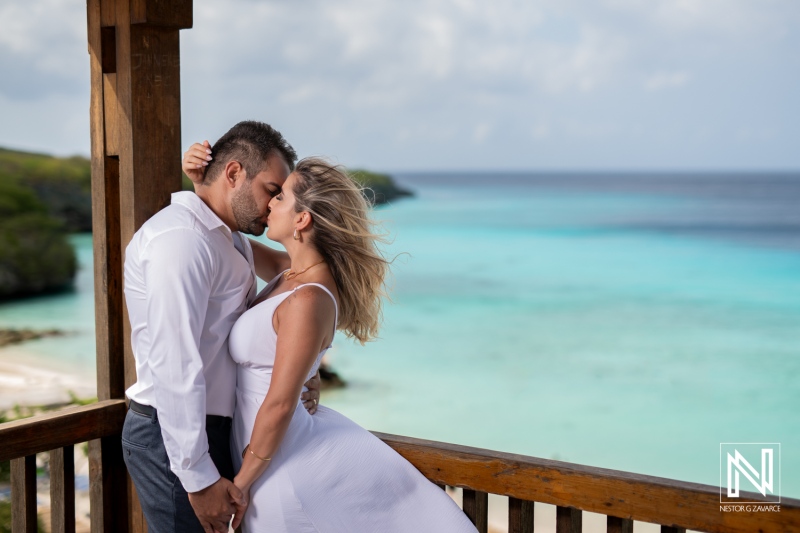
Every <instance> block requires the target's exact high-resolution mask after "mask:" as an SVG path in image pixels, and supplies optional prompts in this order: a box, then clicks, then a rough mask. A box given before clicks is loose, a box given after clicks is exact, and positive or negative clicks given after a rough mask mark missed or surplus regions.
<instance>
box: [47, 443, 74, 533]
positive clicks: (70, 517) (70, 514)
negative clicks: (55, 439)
mask: <svg viewBox="0 0 800 533" xmlns="http://www.w3.org/2000/svg"><path fill="white" fill-rule="evenodd" d="M50 531H51V533H75V447H74V446H64V447H63V448H58V449H56V450H52V451H51V452H50Z"/></svg>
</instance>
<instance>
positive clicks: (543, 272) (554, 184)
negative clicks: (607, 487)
mask: <svg viewBox="0 0 800 533" xmlns="http://www.w3.org/2000/svg"><path fill="white" fill-rule="evenodd" d="M398 179H399V180H400V181H401V182H402V183H404V184H406V185H407V186H408V187H410V188H412V189H413V190H414V191H415V192H416V193H417V196H416V197H415V198H413V199H408V200H402V201H398V202H396V203H395V204H394V205H391V206H387V207H383V208H380V209H378V210H377V211H376V216H377V217H378V218H380V219H383V220H385V221H386V227H387V228H388V229H389V230H390V231H391V233H392V234H393V236H394V242H393V243H392V245H391V246H390V247H389V251H390V253H392V254H397V253H401V252H406V254H404V255H401V256H399V257H398V259H397V260H396V262H395V264H394V292H393V295H394V296H393V299H394V302H393V303H391V304H389V305H387V306H386V309H385V327H384V330H383V332H382V334H381V339H380V340H378V341H377V342H374V343H370V344H368V345H367V346H366V347H361V346H358V345H356V344H354V343H351V342H350V341H347V340H346V339H345V338H344V337H343V336H341V335H340V336H339V338H338V339H337V340H336V341H335V342H334V348H333V349H332V350H331V351H330V352H329V355H330V361H331V363H332V364H333V366H334V368H335V369H336V370H337V371H338V372H339V373H340V374H341V375H342V376H343V377H344V378H345V379H346V380H347V381H348V382H349V384H350V386H349V387H348V388H346V389H344V390H339V391H332V392H329V393H326V394H325V396H324V398H323V403H325V404H327V405H329V406H331V407H333V408H335V409H337V410H340V411H341V412H343V413H345V414H346V415H348V416H350V417H351V418H353V419H354V420H356V421H357V422H359V423H360V424H361V425H363V426H365V427H367V428H369V429H373V430H378V431H383V432H389V433H398V434H403V435H410V436H415V437H421V438H426V439H433V440H441V441H447V442H454V443H459V444H465V445H470V446H477V447H482V448H490V449H496V450H502V451H508V452H514V453H521V454H527V455H534V456H539V457H546V458H555V459H560V460H564V461H570V462H575V463H581V464H588V465H595V466H602V467H607V468H613V469H620V470H626V471H632V472H639V473H645V474H652V475H657V476H664V477H670V478H676V479H682V480H688V481H696V482H701V483H708V484H711V485H718V483H719V478H720V461H719V447H720V443H721V442H779V443H781V464H780V467H781V468H780V471H781V493H782V494H783V495H785V496H793V497H800V210H799V209H797V206H798V205H800V176H791V175H766V176H759V175H727V176H726V175H698V176H690V175H677V176H670V175H613V174H608V175H542V174H537V175H501V174H485V175H480V174H470V175H460V174H431V175H425V174H413V175H412V174H409V175H400V176H398ZM73 242H74V243H75V246H76V248H77V250H78V253H79V256H80V260H81V265H82V270H81V273H80V274H79V277H78V280H77V283H76V290H75V292H74V293H70V294H65V295H60V296H52V297H44V298H38V299H34V300H28V301H24V302H15V303H6V304H2V305H0V325H2V326H17V327H22V326H24V327H34V328H44V327H58V328H61V329H67V330H70V331H72V332H74V333H73V334H72V335H70V336H68V337H65V338H54V339H44V340H41V341H36V342H32V343H28V344H26V345H23V346H22V347H21V348H24V349H25V350H26V351H27V352H28V353H29V354H30V355H29V357H30V358H31V361H35V362H37V364H42V365H47V366H49V367H56V368H63V369H64V370H65V371H72V372H81V373H85V374H87V376H91V375H92V373H93V365H94V359H93V357H94V355H93V350H94V341H93V309H92V306H93V296H92V292H91V291H92V279H91V237H90V236H75V237H73ZM2 354H3V351H1V350H0V358H2ZM87 379H89V378H87Z"/></svg>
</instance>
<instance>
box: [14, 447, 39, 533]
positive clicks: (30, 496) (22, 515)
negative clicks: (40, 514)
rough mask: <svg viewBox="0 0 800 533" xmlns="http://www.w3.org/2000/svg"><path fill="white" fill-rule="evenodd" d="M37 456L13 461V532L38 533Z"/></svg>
mask: <svg viewBox="0 0 800 533" xmlns="http://www.w3.org/2000/svg"><path fill="white" fill-rule="evenodd" d="M37 529H38V528H37V525H36V456H35V455H27V456H25V457H20V458H19V459H12V460H11V531H13V532H14V533H36V531H37Z"/></svg>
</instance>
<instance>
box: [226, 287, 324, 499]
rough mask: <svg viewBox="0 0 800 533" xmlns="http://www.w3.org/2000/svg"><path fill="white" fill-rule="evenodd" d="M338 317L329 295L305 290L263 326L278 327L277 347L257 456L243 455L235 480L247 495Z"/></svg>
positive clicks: (253, 440)
mask: <svg viewBox="0 0 800 533" xmlns="http://www.w3.org/2000/svg"><path fill="white" fill-rule="evenodd" d="M335 316H336V315H335V308H334V303H333V301H332V300H331V298H330V296H329V295H328V294H326V293H325V292H324V291H323V290H322V289H320V288H318V287H305V288H303V289H301V290H297V291H295V293H294V294H293V295H291V296H289V297H288V298H287V299H286V301H285V302H283V303H281V304H280V305H279V306H278V308H277V309H276V311H275V316H274V319H273V324H271V325H265V327H271V326H272V325H274V326H275V331H277V332H278V344H277V348H276V354H275V366H274V368H273V371H272V381H271V383H270V387H269V392H267V397H266V398H265V399H264V402H263V403H262V404H261V407H260V408H259V410H258V414H257V415H256V420H255V424H254V426H253V434H252V436H251V437H250V450H252V451H253V453H254V454H255V455H253V453H250V452H249V451H248V452H247V453H245V455H244V461H243V462H242V468H241V469H240V470H239V473H238V474H237V475H236V478H235V479H234V483H235V484H236V485H237V486H238V487H239V488H240V489H242V492H243V493H244V494H248V492H249V490H250V487H251V485H252V484H253V483H254V482H255V481H256V480H257V479H258V478H259V477H260V476H261V475H262V474H263V473H264V472H265V471H266V470H267V468H268V467H269V462H268V461H263V460H261V459H259V457H263V458H271V457H272V455H273V454H274V453H275V452H276V450H277V449H278V447H279V446H280V443H281V441H282V440H283V437H284V435H285V434H286V430H287V429H288V427H289V423H290V422H291V420H292V415H294V411H295V409H296V408H297V402H298V401H299V399H300V392H301V390H302V388H303V382H304V381H305V380H306V376H307V375H308V372H309V370H311V367H312V366H313V364H314V361H315V360H316V358H317V355H318V354H319V352H321V351H322V349H323V348H324V347H325V346H326V344H325V342H326V341H330V335H331V334H332V332H333V322H334V320H335ZM241 452H242V450H235V451H234V453H241ZM256 456H258V457H256Z"/></svg>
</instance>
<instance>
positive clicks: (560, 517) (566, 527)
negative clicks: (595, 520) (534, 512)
mask: <svg viewBox="0 0 800 533" xmlns="http://www.w3.org/2000/svg"><path fill="white" fill-rule="evenodd" d="M582 519H583V515H582V514H581V510H580V509H576V508H574V507H561V506H558V507H556V533H581V522H582Z"/></svg>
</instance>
